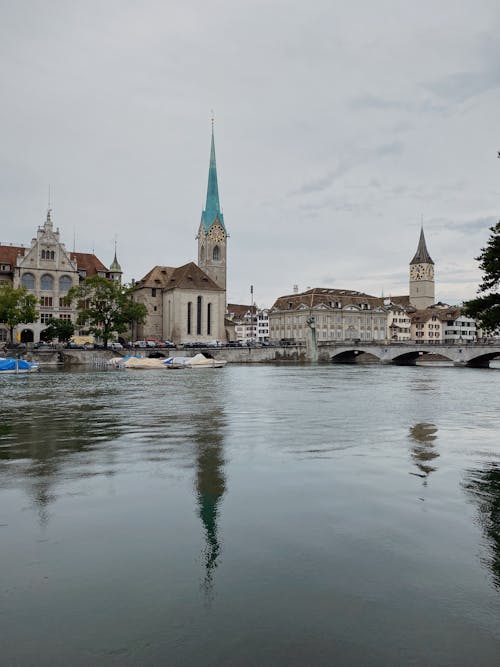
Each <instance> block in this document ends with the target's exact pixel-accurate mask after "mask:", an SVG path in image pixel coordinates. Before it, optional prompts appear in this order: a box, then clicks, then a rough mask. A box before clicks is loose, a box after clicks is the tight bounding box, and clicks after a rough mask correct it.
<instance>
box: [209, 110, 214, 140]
mask: <svg viewBox="0 0 500 667" xmlns="http://www.w3.org/2000/svg"><path fill="white" fill-rule="evenodd" d="M210 122H211V123H212V134H213V133H214V125H215V112H214V110H213V109H210Z"/></svg>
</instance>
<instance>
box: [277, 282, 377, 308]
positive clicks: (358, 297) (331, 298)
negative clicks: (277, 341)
mask: <svg viewBox="0 0 500 667" xmlns="http://www.w3.org/2000/svg"><path fill="white" fill-rule="evenodd" d="M331 302H334V303H335V304H337V303H340V304H341V307H344V306H347V305H354V306H358V307H359V306H360V305H361V304H362V303H363V304H368V305H369V306H370V307H371V308H376V307H379V306H382V305H383V302H384V300H383V299H382V298H380V297H377V296H372V295H370V294H365V293H364V292H357V291H356V290H345V289H330V288H327V287H315V288H313V289H309V290H306V291H305V292H301V293H300V294H288V295H285V296H280V297H278V298H277V299H276V301H275V302H274V304H273V306H272V309H273V310H299V309H303V308H304V306H305V307H306V308H316V307H318V306H319V305H320V304H324V306H326V307H330V308H331V307H332V306H330V303H331Z"/></svg>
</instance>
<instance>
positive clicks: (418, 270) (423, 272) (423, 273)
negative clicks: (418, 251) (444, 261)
mask: <svg viewBox="0 0 500 667" xmlns="http://www.w3.org/2000/svg"><path fill="white" fill-rule="evenodd" d="M410 278H411V280H432V279H433V278H434V267H433V266H432V264H414V265H413V266H412V267H411V268H410Z"/></svg>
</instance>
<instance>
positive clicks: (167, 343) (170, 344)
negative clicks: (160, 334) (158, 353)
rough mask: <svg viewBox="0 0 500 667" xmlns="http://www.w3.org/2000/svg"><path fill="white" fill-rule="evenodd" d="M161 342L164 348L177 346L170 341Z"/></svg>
mask: <svg viewBox="0 0 500 667" xmlns="http://www.w3.org/2000/svg"><path fill="white" fill-rule="evenodd" d="M163 342H164V343H165V347H177V345H176V344H175V343H172V341H171V340H164V341H163Z"/></svg>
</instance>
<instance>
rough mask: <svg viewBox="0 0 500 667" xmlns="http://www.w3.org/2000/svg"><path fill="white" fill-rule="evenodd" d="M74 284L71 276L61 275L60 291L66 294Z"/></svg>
mask: <svg viewBox="0 0 500 667" xmlns="http://www.w3.org/2000/svg"><path fill="white" fill-rule="evenodd" d="M72 284H73V281H72V280H71V278H70V277H69V276H61V277H60V278H59V291H60V292H62V293H63V294H65V293H66V292H67V291H68V290H69V289H70V288H71V285H72Z"/></svg>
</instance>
